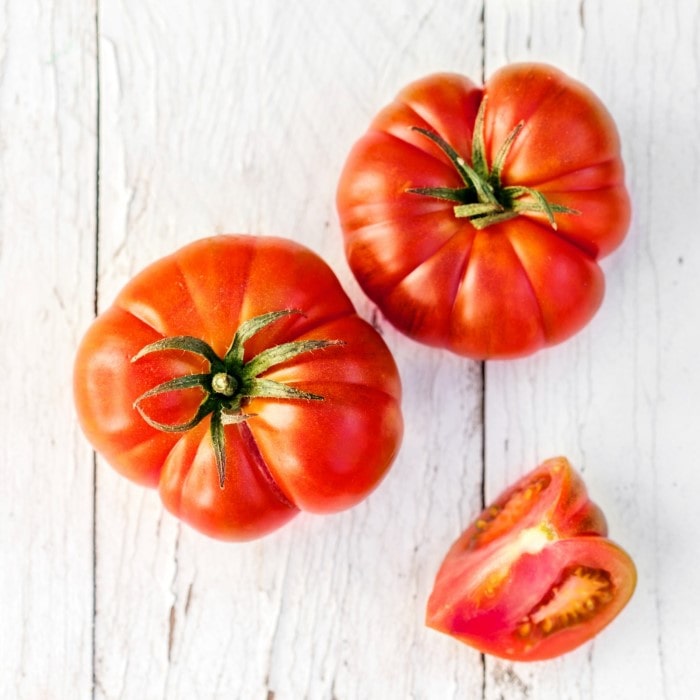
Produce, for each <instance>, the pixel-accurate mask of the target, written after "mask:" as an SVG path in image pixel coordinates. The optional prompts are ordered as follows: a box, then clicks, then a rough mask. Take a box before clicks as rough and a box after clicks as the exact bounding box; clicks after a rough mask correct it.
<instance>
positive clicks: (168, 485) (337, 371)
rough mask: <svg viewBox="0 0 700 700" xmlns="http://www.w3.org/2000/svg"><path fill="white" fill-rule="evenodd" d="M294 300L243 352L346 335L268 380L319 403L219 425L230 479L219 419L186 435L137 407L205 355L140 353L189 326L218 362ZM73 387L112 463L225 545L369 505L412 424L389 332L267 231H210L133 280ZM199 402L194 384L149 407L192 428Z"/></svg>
mask: <svg viewBox="0 0 700 700" xmlns="http://www.w3.org/2000/svg"><path fill="white" fill-rule="evenodd" d="M287 309H297V310H299V311H301V312H303V315H301V314H295V315H293V316H286V317H284V318H282V319H280V320H277V321H275V322H274V323H272V324H270V325H269V326H267V327H265V328H264V329H263V330H262V331H260V332H259V333H257V334H256V335H254V336H253V337H251V338H250V339H248V340H247V342H246V343H245V346H244V347H245V356H246V358H249V357H254V356H256V355H258V354H259V353H260V352H262V351H263V350H265V349H266V348H269V347H271V346H276V345H281V344H283V343H288V342H292V341H299V340H306V339H324V340H333V341H340V343H342V344H334V345H332V346H330V347H324V348H323V349H322V350H316V351H314V352H307V353H305V354H301V355H298V356H296V357H294V358H292V359H289V360H287V361H285V362H283V363H282V364H278V365H277V366H273V367H271V368H270V369H269V370H267V371H266V372H265V373H264V375H263V378H264V379H266V380H268V379H269V380H274V381H279V382H284V383H286V384H288V385H290V386H292V387H294V388H295V389H298V390H300V391H306V392H312V393H316V394H318V395H320V396H322V397H323V400H319V401H309V400H300V399H297V400H289V399H279V398H277V399H273V398H262V397H258V398H251V399H249V400H247V402H246V404H245V413H247V414H251V415H249V416H248V418H247V420H245V421H244V422H239V423H234V424H230V425H226V426H225V428H224V431H225V458H226V465H227V466H226V470H225V481H224V484H223V487H220V484H219V475H218V473H217V464H216V460H215V453H214V450H213V447H212V438H211V436H210V417H205V418H204V419H203V420H202V421H201V423H199V424H198V425H196V427H194V428H192V429H190V430H188V431H186V432H178V433H173V432H163V431H161V430H158V429H156V428H155V427H153V426H152V425H149V424H148V423H147V422H145V420H144V419H143V418H142V416H141V415H140V414H139V412H138V411H137V410H136V409H135V408H134V402H135V401H136V399H137V398H138V397H140V396H141V395H142V394H143V393H144V392H146V391H148V390H149V389H151V388H153V387H154V386H156V385H158V384H160V383H162V382H164V381H167V380H170V379H172V378H173V377H179V376H182V375H190V374H196V373H201V372H202V371H204V370H205V369H206V364H207V363H206V362H205V361H204V360H203V359H202V358H200V357H199V356H197V355H194V354H191V353H187V352H181V351H176V350H166V351H163V352H158V353H155V354H150V355H146V356H144V357H142V358H140V359H139V360H138V361H137V362H132V358H133V357H134V356H135V355H136V354H137V353H138V352H139V351H140V350H141V349H142V348H143V347H144V346H146V345H148V344H150V343H153V342H154V341H157V340H159V339H161V338H163V337H170V336H181V335H188V336H194V337H196V338H199V339H201V340H204V341H205V342H206V343H208V344H209V345H210V346H211V348H212V349H213V350H215V351H216V352H217V353H218V354H220V355H221V356H223V355H224V354H225V353H226V350H227V348H228V347H229V345H230V344H231V341H232V339H233V335H234V333H235V332H236V329H237V328H239V326H241V324H242V323H243V322H244V321H246V320H247V319H250V318H253V317H256V316H259V315H262V314H265V313H268V312H270V311H280V310H287ZM74 396H75V404H76V409H77V413H78V417H79V420H80V423H81V426H82V428H83V431H84V432H85V434H86V436H87V437H88V439H89V440H90V442H91V443H92V444H93V446H94V447H95V449H96V450H97V451H98V452H100V453H101V454H102V455H103V456H104V457H105V459H106V460H107V461H108V462H109V463H110V464H111V465H112V466H113V467H114V468H115V469H117V471H119V472H120V473H122V474H123V475H124V476H126V477H127V478H129V479H131V480H133V481H135V482H136V483H139V484H142V485H145V486H150V487H157V488H158V489H159V492H160V495H161V498H162V500H163V503H164V504H165V506H166V508H168V510H170V511H171V512H172V513H173V514H175V515H176V516H178V517H180V518H181V519H182V520H184V521H185V522H187V523H189V524H190V525H192V526H193V527H195V528H196V529H198V530H200V531H202V532H204V533H206V534H208V535H210V536H212V537H217V538H220V539H226V540H247V539H252V538H255V537H259V536H261V535H264V534H266V533H268V532H271V531H272V530H274V529H276V528H278V527H280V526H281V525H283V524H284V523H285V522H287V521H288V520H290V519H291V518H292V517H294V516H295V515H296V514H297V513H298V512H299V510H300V509H301V510H308V511H312V512H319V513H324V512H333V511H337V510H341V509H343V508H349V507H351V506H352V505H354V504H356V503H358V502H359V501H360V500H362V499H363V498H364V497H366V496H367V494H368V493H369V492H370V491H371V490H372V489H373V488H374V487H375V486H376V485H377V484H378V483H379V481H380V480H381V479H382V478H383V476H384V475H385V473H386V471H387V470H388V468H389V466H390V464H391V463H392V461H393V459H394V457H395V455H396V452H397V450H398V447H399V444H400V441H401V437H402V430H403V424H402V417H401V410H400V401H401V386H400V380H399V376H398V371H397V368H396V365H395V363H394V360H393V358H392V356H391V354H390V352H389V350H388V348H387V347H386V345H385V344H384V342H383V340H382V339H381V337H380V336H379V335H378V333H377V332H376V331H375V330H374V329H373V328H372V327H371V326H370V325H369V324H368V323H366V322H365V321H363V320H362V319H360V318H359V317H358V316H357V315H356V313H355V310H354V308H353V306H352V304H351V302H350V300H349V299H348V297H347V296H346V295H345V293H344V292H343V290H342V289H341V287H340V284H339V283H338V280H337V279H336V277H335V275H334V274H333V272H332V271H331V270H330V268H329V267H328V266H327V265H326V264H325V263H324V262H323V261H322V260H321V259H320V258H319V257H318V256H316V255H315V254H314V253H312V252H311V251H310V250H308V249H306V248H304V247H302V246H300V245H298V244H296V243H293V242H292V241H288V240H285V239H281V238H272V237H255V236H247V235H226V236H216V237H212V238H206V239H202V240H200V241H196V242H194V243H192V244H190V245H188V246H186V247H184V248H182V249H180V250H178V251H176V252H175V253H174V254H172V255H170V256H168V257H165V258H163V259H161V260H159V261H157V262H155V263H153V264H152V265H150V266H149V267H147V268H146V269H145V270H143V271H142V272H141V273H139V274H138V275H136V276H135V277H134V278H133V279H132V280H131V281H130V282H129V283H128V284H127V285H126V286H125V287H124V289H123V290H122V291H121V292H120V293H119V295H118V296H117V298H116V300H115V301H114V303H113V305H112V306H111V307H109V308H108V309H106V310H105V311H104V313H102V314H101V315H100V316H98V318H97V319H96V320H95V321H94V323H93V324H92V325H91V326H90V328H89V329H88V330H87V332H86V334H85V336H84V338H83V340H82V342H81V344H80V346H79V348H78V352H77V355H76V360H75V368H74ZM202 397H203V393H202V391H201V390H200V389H199V388H194V389H188V390H186V391H178V392H169V393H163V394H159V395H157V396H154V397H151V398H148V399H146V400H145V402H144V406H145V407H146V408H147V410H148V412H149V413H150V415H151V416H153V417H154V419H156V420H158V421H160V422H162V423H166V424H175V423H182V422H185V421H187V420H188V419H189V418H191V417H192V416H193V414H194V413H195V412H196V410H197V407H198V405H199V404H200V402H201V401H202ZM351 441H352V442H351ZM350 442H351V444H350V445H349V444H347V443H350Z"/></svg>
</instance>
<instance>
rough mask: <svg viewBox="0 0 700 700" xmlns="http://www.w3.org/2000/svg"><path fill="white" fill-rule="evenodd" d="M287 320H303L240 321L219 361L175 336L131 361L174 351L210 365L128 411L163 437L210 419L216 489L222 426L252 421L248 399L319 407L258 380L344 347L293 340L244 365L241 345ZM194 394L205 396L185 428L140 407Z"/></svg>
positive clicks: (303, 394) (222, 460)
mask: <svg viewBox="0 0 700 700" xmlns="http://www.w3.org/2000/svg"><path fill="white" fill-rule="evenodd" d="M291 314H302V312H301V311H298V310H296V309H285V310H282V311H272V312H270V313H266V314H262V315H260V316H255V317H254V318H251V319H249V320H247V321H245V322H244V323H242V324H241V325H240V327H239V328H238V330H237V331H236V333H235V335H234V337H233V341H232V343H231V345H230V347H229V349H228V350H227V351H226V354H225V355H224V357H219V355H218V354H217V353H216V352H215V351H214V349H213V348H212V347H211V346H210V345H209V344H208V343H206V342H204V341H203V340H201V339H200V338H194V337H192V336H186V335H180V336H171V337H166V338H162V339H161V340H157V341H155V342H154V343H150V344H148V345H146V346H145V347H143V348H141V350H139V352H137V353H136V355H134V356H133V357H132V358H131V361H132V362H137V361H138V360H140V359H141V358H142V357H144V356H146V355H150V354H152V353H155V352H163V351H166V350H179V351H184V352H189V353H193V354H195V355H199V356H201V357H203V358H204V359H205V360H206V361H207V362H208V363H209V372H205V373H200V374H188V375H184V376H181V377H175V378H173V379H170V380H168V381H165V382H163V383H162V384H158V385H157V386H154V387H153V388H152V389H149V390H148V391H146V392H144V393H143V394H141V396H139V397H138V398H137V399H136V400H135V401H134V404H133V406H134V408H135V409H136V410H137V411H138V412H139V414H140V415H141V417H142V418H143V419H144V420H145V421H146V423H148V425H150V426H151V427H153V428H156V429H158V430H162V431H164V432H168V433H181V432H186V431H188V430H191V429H192V428H194V427H195V426H196V425H198V424H199V423H200V422H201V421H202V420H203V419H204V418H205V417H207V416H209V415H210V416H211V425H210V433H211V441H212V445H213V448H214V455H215V457H216V466H217V470H218V472H219V485H220V486H221V488H223V486H224V480H225V477H226V444H225V430H224V428H225V426H226V425H231V424H235V423H242V422H244V421H247V420H248V419H250V418H252V417H254V416H255V415H256V414H254V413H244V412H243V407H244V405H245V403H246V402H247V401H248V400H249V399H252V398H274V399H301V400H306V401H323V396H319V395H318V394H312V393H310V392H307V391H301V390H300V389H296V388H294V387H292V386H289V385H287V384H283V383H282V382H276V381H273V380H271V379H264V378H261V377H260V376H259V375H261V374H263V373H264V372H266V371H267V370H268V369H270V368H271V367H274V366H275V365H279V364H282V363H283V362H287V361H288V360H291V359H293V358H295V357H297V356H298V355H301V354H303V353H307V352H312V351H313V350H321V349H323V348H327V347H329V346H332V345H344V344H345V343H344V341H341V340H296V341H291V342H288V343H282V344H280V345H274V346H272V347H269V348H267V349H265V350H263V351H262V352H260V353H258V354H257V355H255V356H254V357H252V358H251V359H250V360H248V361H247V362H245V361H244V344H245V342H246V341H247V340H249V339H250V338H252V337H253V336H254V335H256V334H257V333H259V332H260V331H261V330H263V328H265V327H267V326H269V325H270V324H271V323H274V322H275V321H277V320H278V319H280V318H282V317H284V316H289V315H291ZM196 388H198V389H201V390H202V391H203V392H204V399H203V400H202V402H201V403H200V404H199V407H198V408H197V411H196V412H195V414H194V416H193V417H192V418H191V419H190V420H188V421H186V422H184V423H177V424H170V423H161V422H159V421H157V420H155V419H154V418H152V417H151V416H149V415H148V412H147V411H146V410H145V409H144V407H143V406H142V403H143V402H144V401H145V400H146V399H148V398H150V397H152V396H157V395H159V394H165V393H169V392H175V391H183V390H187V389H196Z"/></svg>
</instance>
